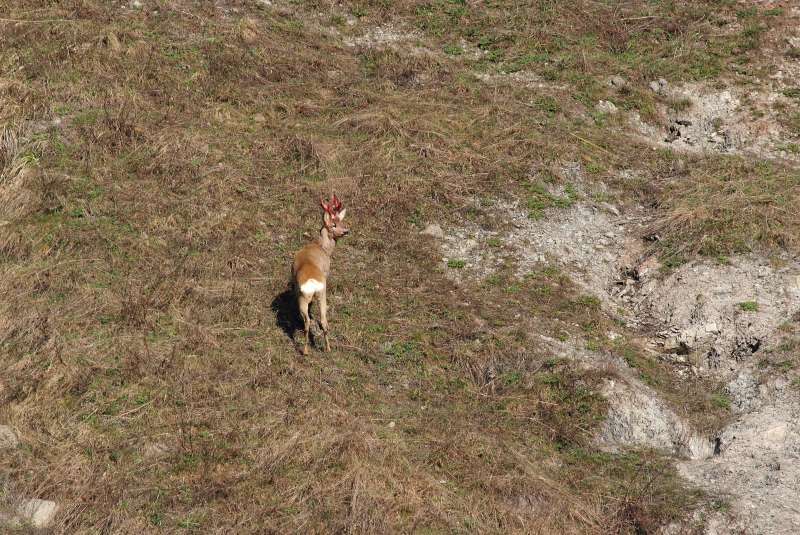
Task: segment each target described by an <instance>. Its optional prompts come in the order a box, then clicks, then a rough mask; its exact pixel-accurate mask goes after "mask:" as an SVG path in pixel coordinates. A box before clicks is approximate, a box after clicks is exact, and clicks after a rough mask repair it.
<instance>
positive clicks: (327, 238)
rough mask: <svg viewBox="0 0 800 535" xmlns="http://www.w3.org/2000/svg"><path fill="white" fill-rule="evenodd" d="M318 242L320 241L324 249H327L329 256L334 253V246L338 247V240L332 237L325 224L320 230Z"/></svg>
mask: <svg viewBox="0 0 800 535" xmlns="http://www.w3.org/2000/svg"><path fill="white" fill-rule="evenodd" d="M317 243H319V246H320V247H322V250H323V251H325V254H327V255H328V256H330V255H331V254H332V253H333V248H334V247H336V240H334V239H333V238H332V237H331V235H330V234H329V233H328V229H327V228H326V227H324V226H323V227H322V228H321V229H320V231H319V239H318V240H317Z"/></svg>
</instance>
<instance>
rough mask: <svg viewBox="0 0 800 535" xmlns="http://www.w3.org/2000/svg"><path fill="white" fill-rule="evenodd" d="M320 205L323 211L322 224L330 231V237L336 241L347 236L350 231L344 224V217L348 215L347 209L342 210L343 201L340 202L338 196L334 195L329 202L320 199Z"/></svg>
mask: <svg viewBox="0 0 800 535" xmlns="http://www.w3.org/2000/svg"><path fill="white" fill-rule="evenodd" d="M319 204H320V206H322V210H323V212H322V223H323V225H324V226H325V229H326V230H327V231H328V235H329V236H330V237H331V238H333V239H334V240H337V239H339V238H341V237H342V236H345V235H347V234H348V233H349V232H350V229H348V228H347V227H345V226H344V225H343V224H342V220H344V216H345V214H347V208H342V201H340V200H339V198H338V197H337V196H336V194H335V193H334V194H333V197H332V198H331V200H330V201H329V202H325V200H324V199H320V200H319Z"/></svg>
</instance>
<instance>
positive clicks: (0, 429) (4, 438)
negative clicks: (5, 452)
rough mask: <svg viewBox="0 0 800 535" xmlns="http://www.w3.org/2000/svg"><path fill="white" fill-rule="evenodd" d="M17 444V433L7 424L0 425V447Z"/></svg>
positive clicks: (10, 446)
mask: <svg viewBox="0 0 800 535" xmlns="http://www.w3.org/2000/svg"><path fill="white" fill-rule="evenodd" d="M18 445H19V438H18V437H17V434H16V433H15V432H14V430H13V429H11V428H10V427H9V426H7V425H0V449H10V448H16V447H17V446H18Z"/></svg>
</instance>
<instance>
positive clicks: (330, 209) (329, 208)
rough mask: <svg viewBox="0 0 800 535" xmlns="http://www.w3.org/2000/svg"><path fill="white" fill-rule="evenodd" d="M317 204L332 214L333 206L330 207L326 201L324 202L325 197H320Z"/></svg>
mask: <svg viewBox="0 0 800 535" xmlns="http://www.w3.org/2000/svg"><path fill="white" fill-rule="evenodd" d="M319 205H320V206H322V209H323V210H325V211H326V212H328V213H329V214H330V215H334V210H333V208H332V207H331V205H330V203H326V202H325V199H323V198H321V197H320V199H319Z"/></svg>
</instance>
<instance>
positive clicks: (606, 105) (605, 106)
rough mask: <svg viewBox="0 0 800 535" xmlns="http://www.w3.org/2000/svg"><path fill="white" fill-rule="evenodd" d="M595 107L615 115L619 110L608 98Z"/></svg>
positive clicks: (602, 111)
mask: <svg viewBox="0 0 800 535" xmlns="http://www.w3.org/2000/svg"><path fill="white" fill-rule="evenodd" d="M595 109H596V110H597V111H599V112H601V113H607V114H609V115H614V114H615V113H617V112H618V111H619V110H618V109H617V106H616V104H614V103H613V102H610V101H608V100H601V101H599V102H598V103H597V105H596V106H595Z"/></svg>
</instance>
